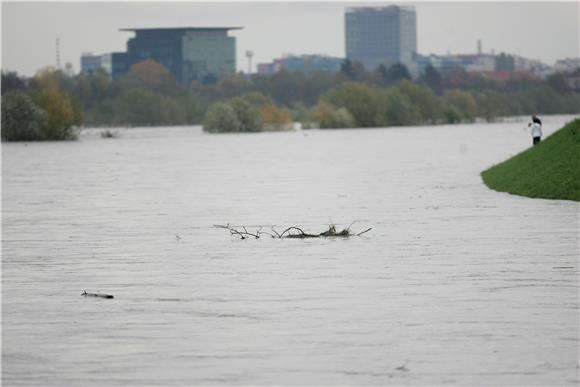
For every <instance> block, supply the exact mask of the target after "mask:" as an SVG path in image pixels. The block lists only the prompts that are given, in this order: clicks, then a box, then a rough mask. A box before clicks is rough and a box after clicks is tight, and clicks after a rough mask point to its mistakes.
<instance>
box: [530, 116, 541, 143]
mask: <svg viewBox="0 0 580 387" xmlns="http://www.w3.org/2000/svg"><path fill="white" fill-rule="evenodd" d="M528 127H529V128H530V132H531V133H532V138H533V139H534V145H536V144H538V143H539V142H540V140H542V121H540V119H539V118H538V117H537V116H535V115H534V116H532V122H531V123H530V124H528Z"/></svg>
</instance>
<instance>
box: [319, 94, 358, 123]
mask: <svg viewBox="0 0 580 387" xmlns="http://www.w3.org/2000/svg"><path fill="white" fill-rule="evenodd" d="M314 117H315V119H316V121H317V122H318V125H319V127H320V128H321V129H340V128H354V127H356V120H355V119H354V117H353V116H352V114H350V112H349V111H348V109H346V108H344V107H341V108H337V107H336V106H334V105H333V104H331V103H328V102H325V101H320V102H319V103H318V106H317V107H316V109H315V112H314Z"/></svg>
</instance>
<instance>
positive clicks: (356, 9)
mask: <svg viewBox="0 0 580 387" xmlns="http://www.w3.org/2000/svg"><path fill="white" fill-rule="evenodd" d="M392 9H402V10H404V11H414V10H415V7H414V6H412V5H388V6H385V7H347V8H346V12H347V13H354V12H373V11H374V12H381V11H385V10H392Z"/></svg>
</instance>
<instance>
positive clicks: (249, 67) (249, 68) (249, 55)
mask: <svg viewBox="0 0 580 387" xmlns="http://www.w3.org/2000/svg"><path fill="white" fill-rule="evenodd" d="M253 56H254V51H252V50H248V51H246V57H247V58H248V75H250V74H251V73H252V57H253Z"/></svg>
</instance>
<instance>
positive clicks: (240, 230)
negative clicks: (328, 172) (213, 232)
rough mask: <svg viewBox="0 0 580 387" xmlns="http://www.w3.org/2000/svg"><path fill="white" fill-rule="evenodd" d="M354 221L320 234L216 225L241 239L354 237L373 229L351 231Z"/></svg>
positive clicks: (287, 229)
mask: <svg viewBox="0 0 580 387" xmlns="http://www.w3.org/2000/svg"><path fill="white" fill-rule="evenodd" d="M354 223H355V222H352V223H351V224H350V225H349V226H348V227H346V228H344V229H342V230H341V231H336V226H335V225H334V224H331V225H329V226H328V230H326V231H323V232H321V233H319V234H310V233H307V232H304V230H302V229H301V228H300V227H297V226H290V227H287V228H286V229H285V230H284V231H282V232H281V233H279V232H278V231H277V230H276V229H275V228H274V226H271V227H270V230H271V231H272V232H273V234H271V233H269V232H267V231H262V227H260V228H259V229H258V230H257V231H256V232H255V233H251V232H249V231H248V230H247V229H246V227H245V226H235V227H234V226H230V224H229V223H228V224H227V225H225V226H224V225H219V224H214V227H216V228H223V229H226V230H228V231H229V232H230V234H231V235H234V236H238V237H240V239H246V238H248V237H254V238H256V239H259V238H260V237H261V236H262V235H268V236H270V237H271V238H277V239H281V238H298V239H303V238H332V237H343V238H346V237H352V236H361V235H363V234H364V233H367V232H369V231H371V230H372V228H371V227H369V228H367V229H366V230H364V231H362V232H359V233H358V234H357V233H353V232H352V231H350V228H351V226H352V225H353V224H354Z"/></svg>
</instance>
